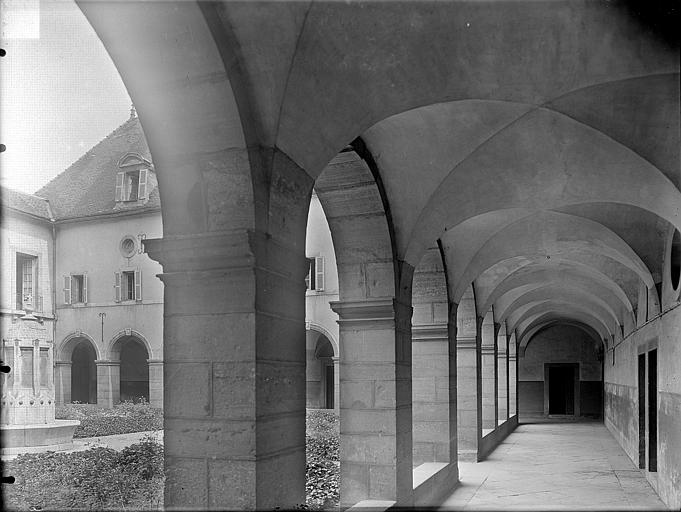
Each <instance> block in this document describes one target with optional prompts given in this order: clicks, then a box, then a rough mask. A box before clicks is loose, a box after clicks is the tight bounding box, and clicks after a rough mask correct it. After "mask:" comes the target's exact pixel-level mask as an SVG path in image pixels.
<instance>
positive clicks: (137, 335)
mask: <svg viewBox="0 0 681 512" xmlns="http://www.w3.org/2000/svg"><path fill="white" fill-rule="evenodd" d="M126 338H134V339H135V341H137V342H138V343H141V344H142V345H143V346H144V348H145V350H146V351H147V354H149V359H155V358H156V357H157V354H156V353H155V352H154V351H153V350H152V349H151V344H150V343H149V341H148V340H147V338H146V337H145V336H144V335H143V334H142V333H141V332H139V331H136V330H135V329H130V328H126V329H122V330H120V331H118V332H117V333H116V334H115V335H114V336H113V337H112V338H111V340H109V343H108V344H107V349H106V352H105V354H106V355H107V356H108V358H109V359H110V360H112V361H117V360H118V358H119V357H120V343H121V342H122V341H126Z"/></svg>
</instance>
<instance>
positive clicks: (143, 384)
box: [120, 337, 149, 402]
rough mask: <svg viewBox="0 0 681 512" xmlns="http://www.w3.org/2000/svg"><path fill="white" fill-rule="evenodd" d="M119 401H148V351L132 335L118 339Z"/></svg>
mask: <svg viewBox="0 0 681 512" xmlns="http://www.w3.org/2000/svg"><path fill="white" fill-rule="evenodd" d="M120 354H121V356H120V357H121V381H120V382H121V388H120V389H121V402H124V401H126V400H132V401H133V402H139V401H140V400H142V399H144V400H146V401H147V402H148V401H149V366H148V363H147V359H149V353H148V352H147V349H146V347H145V346H144V344H143V343H142V342H141V341H139V340H138V339H136V338H134V337H127V338H126V339H124V340H122V341H120Z"/></svg>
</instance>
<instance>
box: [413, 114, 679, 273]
mask: <svg viewBox="0 0 681 512" xmlns="http://www.w3.org/2000/svg"><path fill="white" fill-rule="evenodd" d="M566 137H568V138H570V139H571V140H574V141H576V142H575V144H573V145H572V146H571V147H570V149H569V150H568V151H569V154H563V152H556V151H555V148H556V147H561V146H562V145H563V142H562V141H563V140H564V138H566ZM530 139H531V140H536V141H542V142H541V143H540V144H538V145H537V144H536V143H535V144H533V145H532V147H533V148H534V149H533V150H532V151H530V150H529V148H528V144H527V140H530ZM577 141H578V142H577ZM483 146H484V147H479V148H477V149H476V151H474V152H473V153H471V154H470V155H469V156H467V157H466V159H465V160H463V161H462V162H459V163H457V165H456V166H455V168H454V170H452V171H450V172H449V174H447V176H446V178H445V179H443V180H442V182H441V183H440V184H439V185H438V187H437V189H436V190H435V191H434V192H433V194H432V195H431V196H430V197H429V198H428V203H427V204H425V205H423V210H422V211H421V213H420V215H419V219H418V220H417V221H416V222H415V223H414V225H413V227H412V229H411V235H412V236H411V238H410V239H409V240H410V242H409V248H408V249H407V250H406V252H405V260H406V261H410V262H411V261H415V260H418V255H419V254H420V252H422V251H423V250H425V248H426V247H427V246H428V241H427V240H430V239H432V238H437V237H439V236H440V235H441V233H442V232H444V231H445V230H450V229H451V228H452V227H453V226H456V225H458V224H460V223H461V222H463V221H465V220H466V219H469V218H472V217H475V216H477V215H480V214H482V213H486V212H490V211H494V210H505V209H513V208H517V207H524V208H536V209H549V208H557V207H561V206H568V205H574V204H584V203H594V202H598V203H621V204H628V205H631V206H637V207H640V208H642V209H644V210H648V211H650V212H652V213H655V214H656V215H658V216H659V217H661V218H663V219H665V220H667V221H669V222H670V223H672V224H674V225H676V226H677V227H679V226H681V217H680V216H679V215H678V213H677V212H676V211H675V210H674V208H673V206H671V205H673V204H677V203H678V202H679V201H681V192H679V190H678V189H677V188H676V187H675V186H674V184H673V183H672V182H671V181H670V180H669V178H668V177H667V176H666V175H665V174H664V173H662V172H661V171H660V170H659V169H657V168H656V167H654V166H653V165H651V164H650V163H649V162H647V161H645V160H644V159H643V158H641V157H640V156H639V155H637V154H636V153H634V152H633V151H631V150H630V149H628V148H626V147H624V146H622V145H621V144H619V143H618V142H616V141H614V140H612V139H611V138H609V137H607V136H605V135H603V134H602V133H601V132H598V131H597V130H594V129H592V128H590V127H588V126H585V125H583V124H581V123H579V122H577V121H574V120H572V119H570V118H567V117H566V116H564V115H562V114H556V113H555V112H549V111H545V110H542V109H538V110H534V111H532V112H531V113H529V114H527V115H525V116H522V117H521V118H520V119H519V120H518V121H517V122H515V123H512V124H511V125H509V126H508V127H506V128H504V129H503V130H502V131H500V132H499V133H498V134H496V135H495V136H494V137H492V138H490V139H488V140H486V141H485V142H484V143H483ZM509 147H515V148H519V149H518V150H516V151H515V153H514V155H513V158H509V155H508V151H506V150H505V148H509ZM522 148H525V149H522ZM537 149H538V152H537ZM564 159H569V161H570V173H569V174H566V173H565V168H564V165H563V161H564ZM607 162H611V163H607ZM612 162H617V164H616V165H615V164H614V163H612ZM594 165H599V166H600V171H599V173H593V172H592V169H593V167H594ZM623 169H626V171H624V174H622V172H621V171H622V170H623ZM623 176H626V180H627V181H628V182H630V183H631V185H630V186H618V187H613V186H611V184H612V183H620V184H621V183H622V182H621V180H622V179H623ZM481 182H484V183H487V184H494V186H488V187H487V188H486V189H485V193H484V194H481V195H479V194H468V195H463V196H461V201H457V202H456V203H455V204H450V203H451V202H448V200H447V198H448V197H452V195H455V196H456V191H461V190H477V184H479V183H481ZM547 184H550V185H551V186H550V187H548V188H547ZM557 184H560V186H557ZM639 189H641V190H642V191H643V193H642V194H641V195H638V194H636V192H635V190H639ZM459 195H460V194H459ZM658 199H659V201H658ZM444 204H447V205H448V207H447V208H444V207H443V205H444ZM492 205H493V207H492Z"/></svg>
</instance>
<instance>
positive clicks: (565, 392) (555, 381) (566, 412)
mask: <svg viewBox="0 0 681 512" xmlns="http://www.w3.org/2000/svg"><path fill="white" fill-rule="evenodd" d="M577 397H579V366H578V365H577V364H569V363H568V364H561V363H554V364H546V365H545V367H544V414H545V415H549V416H579V410H578V409H579V405H578V401H577V400H576V398H577Z"/></svg>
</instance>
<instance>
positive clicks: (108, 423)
mask: <svg viewBox="0 0 681 512" xmlns="http://www.w3.org/2000/svg"><path fill="white" fill-rule="evenodd" d="M55 416H56V418H57V419H67V420H79V421H80V425H79V426H78V427H77V428H76V431H75V432H74V435H73V437H98V436H110V435H114V434H129V433H131V432H145V431H148V430H161V429H163V410H162V409H157V408H154V407H151V406H150V405H149V402H146V401H141V402H140V403H133V402H131V401H126V402H123V403H121V404H118V405H116V406H114V407H113V408H111V409H106V408H102V407H95V406H92V405H87V404H67V405H63V406H59V407H57V408H56V410H55Z"/></svg>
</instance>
